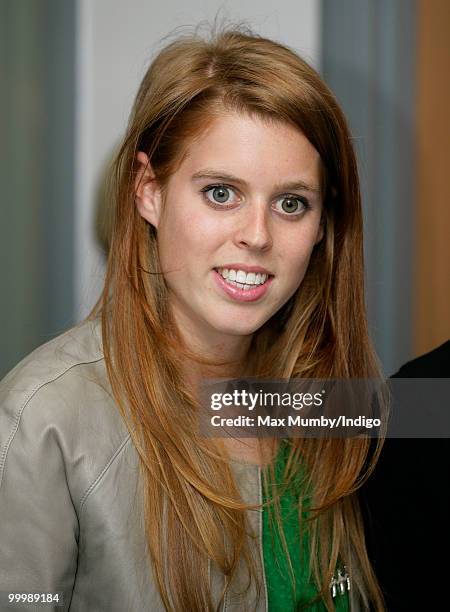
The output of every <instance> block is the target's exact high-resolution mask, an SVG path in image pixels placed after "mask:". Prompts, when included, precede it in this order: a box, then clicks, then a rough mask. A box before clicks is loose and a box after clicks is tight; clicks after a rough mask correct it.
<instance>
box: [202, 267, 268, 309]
mask: <svg viewBox="0 0 450 612" xmlns="http://www.w3.org/2000/svg"><path fill="white" fill-rule="evenodd" d="M213 275H214V279H215V282H216V285H217V287H218V289H219V290H220V292H221V293H226V294H227V295H228V296H229V297H230V298H232V299H233V300H235V301H237V302H254V301H256V300H259V299H260V298H262V297H263V296H264V295H265V294H266V293H267V291H268V290H269V288H270V285H271V284H272V281H273V275H272V276H269V277H268V278H267V280H266V281H265V283H263V284H260V285H255V286H254V287H253V288H251V289H247V290H245V289H241V288H240V287H238V286H235V285H232V284H230V283H228V282H227V281H226V280H225V279H224V278H223V277H222V275H221V274H220V273H219V272H218V271H217V270H216V269H214V270H213Z"/></svg>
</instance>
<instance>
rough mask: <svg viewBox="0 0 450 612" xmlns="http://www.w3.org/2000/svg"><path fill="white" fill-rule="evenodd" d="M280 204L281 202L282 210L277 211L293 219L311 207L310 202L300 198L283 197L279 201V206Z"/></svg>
mask: <svg viewBox="0 0 450 612" xmlns="http://www.w3.org/2000/svg"><path fill="white" fill-rule="evenodd" d="M279 202H281V210H280V209H279V208H277V210H279V211H280V212H282V213H285V214H287V215H288V216H291V217H294V216H296V215H300V214H301V213H303V212H304V211H305V210H307V209H308V208H309V207H310V205H309V203H308V200H306V199H305V198H301V197H300V196H283V197H282V198H280V199H279V200H277V204H278V203H279Z"/></svg>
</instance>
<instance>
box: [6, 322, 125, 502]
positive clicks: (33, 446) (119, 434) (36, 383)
mask: <svg viewBox="0 0 450 612" xmlns="http://www.w3.org/2000/svg"><path fill="white" fill-rule="evenodd" d="M128 439H129V434H128V430H127V428H126V426H125V423H124V422H123V419H122V417H121V415H120V413H119V411H118V409H117V406H116V403H115V401H114V398H113V396H112V391H111V387H110V384H109V381H108V377H107V373H106V367H105V362H104V356H103V350H102V342H101V326H100V321H99V319H95V320H94V321H85V322H83V323H81V324H79V325H77V326H75V327H72V328H71V329H69V330H68V331H66V332H65V333H63V334H61V335H60V336H58V337H56V338H54V339H53V340H50V341H49V342H47V343H46V344H44V345H42V346H40V347H38V348H37V349H36V350H34V351H33V352H32V353H30V354H29V355H28V356H27V357H25V358H24V359H23V360H22V361H21V362H19V363H18V364H17V365H16V367H15V368H13V370H11V371H10V372H9V373H8V374H7V376H6V377H5V378H4V379H3V380H2V381H1V383H0V485H1V482H2V477H3V476H4V475H5V472H6V470H11V469H12V470H14V469H16V466H18V465H20V464H21V461H22V460H23V459H25V460H27V461H28V458H31V457H36V458H39V461H47V460H49V459H50V456H51V455H53V458H54V456H55V454H57V455H58V456H59V457H60V458H61V459H62V461H63V462H64V469H65V471H66V474H67V479H68V481H70V480H71V479H72V484H73V486H74V487H76V488H77V489H78V491H77V493H79V494H80V495H82V492H83V489H84V488H85V487H86V486H87V485H88V484H89V482H93V481H94V480H95V479H96V478H97V477H98V474H99V473H101V472H102V470H104V469H105V468H106V466H108V465H109V464H110V462H111V461H112V458H113V457H115V456H116V455H117V453H118V452H119V451H120V449H121V448H122V447H123V446H124V445H125V444H126V443H127V441H128ZM69 484H70V483H69Z"/></svg>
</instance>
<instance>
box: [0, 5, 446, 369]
mask: <svg viewBox="0 0 450 612" xmlns="http://www.w3.org/2000/svg"><path fill="white" fill-rule="evenodd" d="M219 10H220V16H221V17H222V18H225V19H228V20H230V21H241V20H246V21H247V23H248V24H249V25H250V26H251V27H252V28H253V29H254V30H255V31H256V32H258V33H260V34H262V35H265V36H268V37H270V38H274V39H277V40H279V41H281V42H283V43H285V44H287V45H289V46H290V47H292V48H294V49H295V50H296V51H297V52H298V53H300V54H301V55H302V56H303V57H304V58H305V59H307V60H308V61H310V62H311V63H312V64H313V65H314V66H315V67H316V68H317V69H318V70H319V72H320V73H321V74H322V75H323V77H324V78H325V80H326V82H327V83H328V84H329V85H330V87H331V88H332V89H333V91H334V92H335V93H336V95H337V97H338V99H339V100H340V102H341V104H342V106H343V108H344V110H345V112H346V114H347V116H348V119H349V122H350V126H351V129H352V134H353V138H354V141H355V145H356V149H357V152H358V157H359V168H360V174H361V182H362V191H363V203H364V215H365V249H366V253H365V256H366V292H367V305H368V312H369V321H370V329H371V333H372V336H373V339H374V341H375V344H376V348H377V350H378V352H379V355H380V357H381V360H382V362H383V365H384V368H385V371H386V374H388V375H390V374H392V373H393V372H394V371H395V370H396V369H398V367H399V366H400V365H401V364H402V363H404V362H405V361H407V360H409V359H411V358H413V357H414V356H417V355H420V354H422V353H424V352H427V351H429V350H431V349H432V348H434V347H436V346H438V345H439V344H442V343H443V342H444V341H446V340H447V339H448V338H449V337H450V316H449V315H450V273H449V265H448V264H449V262H450V206H449V198H448V195H447V193H448V184H447V183H448V180H449V177H450V112H449V109H450V0H339V2H336V1H333V0H277V1H276V2H275V0H249V1H247V2H245V3H243V2H242V1H239V0H229V1H221V2H219V1H218V0H190V1H189V3H185V2H182V0H165V1H164V2H157V1H156V0H0V87H1V95H0V105H1V106H0V110H1V112H0V134H1V145H0V155H1V158H0V172H1V175H0V178H1V190H0V265H1V275H2V282H1V285H0V287H1V295H0V298H1V299H0V322H1V336H0V338H1V351H0V378H1V377H2V376H3V375H4V374H5V373H6V372H7V371H8V370H10V369H11V368H12V367H13V366H14V365H15V364H16V363H17V362H18V361H19V360H20V359H22V358H23V357H24V356H25V355H27V354H28V353H29V352H30V351H31V350H32V349H34V348H36V347H37V346H39V345H40V344H43V343H44V342H46V341H48V340H50V339H51V338H53V337H54V336H55V335H57V334H59V333H61V332H63V331H65V330H66V329H67V328H69V327H70V326H71V325H73V324H75V323H77V322H78V321H80V320H81V319H82V318H83V317H84V316H85V315H86V314H87V313H88V312H89V310H90V309H91V307H92V306H93V304H94V303H95V301H96V299H97V297H98V296H99V293H100V290H101V287H102V282H103V271H104V262H105V246H104V242H103V241H102V237H103V236H104V231H105V223H106V224H107V219H106V220H105V219H104V216H103V215H104V210H105V204H106V209H107V202H106V203H105V201H104V195H103V187H104V179H105V175H106V173H107V169H108V165H109V163H110V161H111V158H112V156H113V154H114V150H115V149H116V147H117V145H118V143H119V142H120V139H121V136H122V134H123V132H124V129H125V125H126V121H127V117H128V114H129V111H130V108H131V105H132V102H133V98H134V95H135V94H136V91H137V87H138V85H139V83H140V80H141V79H142V77H143V75H144V72H145V70H146V68H147V66H148V64H149V62H150V61H151V59H152V57H153V55H154V54H155V53H156V52H157V51H158V49H159V48H160V47H161V46H162V44H163V42H161V41H162V38H163V37H164V36H165V35H167V34H168V33H169V32H173V30H174V29H175V28H177V27H180V26H185V25H195V24H197V23H198V22H200V21H202V20H208V21H212V20H213V19H214V17H215V16H216V14H217V12H218V11H219Z"/></svg>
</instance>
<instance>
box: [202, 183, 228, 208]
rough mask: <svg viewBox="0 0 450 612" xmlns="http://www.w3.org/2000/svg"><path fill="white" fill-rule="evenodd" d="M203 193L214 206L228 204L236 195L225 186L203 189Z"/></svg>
mask: <svg viewBox="0 0 450 612" xmlns="http://www.w3.org/2000/svg"><path fill="white" fill-rule="evenodd" d="M202 192H203V193H204V194H205V195H206V198H207V199H208V200H209V202H211V203H212V204H227V203H229V200H230V199H231V195H232V194H233V193H234V192H233V190H232V189H230V187H226V186H225V185H211V186H209V187H205V188H204V189H202Z"/></svg>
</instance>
